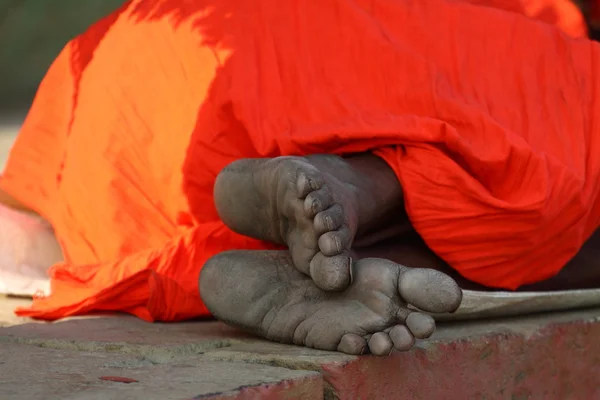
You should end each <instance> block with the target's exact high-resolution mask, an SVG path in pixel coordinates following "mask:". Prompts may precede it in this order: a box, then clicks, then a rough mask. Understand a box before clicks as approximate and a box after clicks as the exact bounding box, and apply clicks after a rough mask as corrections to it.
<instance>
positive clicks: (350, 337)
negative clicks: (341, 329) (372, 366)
mask: <svg viewBox="0 0 600 400" xmlns="http://www.w3.org/2000/svg"><path fill="white" fill-rule="evenodd" d="M366 348H367V341H366V340H365V339H364V338H362V337H360V336H358V335H355V334H354V333H346V334H345V335H344V336H342V340H341V341H340V344H339V345H338V348H337V350H338V351H339V352H342V353H346V354H352V355H355V356H359V355H361V354H363V353H364V352H365V349H366Z"/></svg>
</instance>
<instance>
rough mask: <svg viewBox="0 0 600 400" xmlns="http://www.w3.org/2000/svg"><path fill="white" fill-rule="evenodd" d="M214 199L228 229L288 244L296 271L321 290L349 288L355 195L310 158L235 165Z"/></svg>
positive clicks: (220, 178)
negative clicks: (312, 281)
mask: <svg viewBox="0 0 600 400" xmlns="http://www.w3.org/2000/svg"><path fill="white" fill-rule="evenodd" d="M331 157H335V156H331ZM214 198H215V204H216V208H217V211H218V212H219V215H220V217H221V219H222V220H223V222H224V223H225V224H226V225H227V226H228V227H229V228H230V229H232V230H233V231H235V232H237V233H240V234H242V235H245V236H250V237H253V238H256V239H260V240H265V241H269V242H274V243H279V244H285V245H287V246H288V247H289V250H290V253H291V256H292V260H293V262H294V265H295V266H296V268H298V269H299V270H300V271H301V272H303V273H305V274H306V275H308V276H310V277H312V279H313V280H314V282H315V284H316V285H317V286H318V287H319V288H321V289H323V290H327V291H339V290H343V289H345V288H346V287H347V286H348V285H349V284H350V282H351V280H352V276H351V268H350V266H351V263H352V260H351V258H350V252H349V250H350V246H351V244H352V240H353V239H354V235H355V233H356V226H357V219H358V217H357V211H356V210H357V208H356V196H355V194H354V192H353V188H352V187H351V186H350V185H347V184H344V183H342V182H341V181H339V180H338V179H337V178H335V177H333V176H332V175H330V174H328V173H324V172H321V171H320V170H318V169H317V168H316V167H315V166H314V165H312V164H311V163H310V161H309V159H307V158H302V157H277V158H270V159H244V160H239V161H236V162H234V163H232V164H230V165H229V166H227V167H226V168H225V169H223V171H222V172H221V173H220V174H219V176H218V177H217V181H216V184H215V190H214Z"/></svg>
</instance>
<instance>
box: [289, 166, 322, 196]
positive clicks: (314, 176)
mask: <svg viewBox="0 0 600 400" xmlns="http://www.w3.org/2000/svg"><path fill="white" fill-rule="evenodd" d="M323 185H325V179H323V174H322V173H321V172H319V170H317V169H316V168H314V167H306V168H302V169H301V170H300V171H298V177H297V179H296V190H297V191H298V196H299V198H301V199H303V198H305V197H306V196H307V195H308V194H309V193H311V192H314V191H315V190H319V189H321V187H323Z"/></svg>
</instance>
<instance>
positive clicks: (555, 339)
mask: <svg viewBox="0 0 600 400" xmlns="http://www.w3.org/2000/svg"><path fill="white" fill-rule="evenodd" d="M15 305H16V304H15V300H8V299H4V300H2V299H1V298H0V310H2V309H4V310H6V309H8V308H9V307H10V308H12V307H13V306H15ZM7 315H8V313H0V320H2V319H3V318H4V319H6V318H7ZM13 322H14V323H16V325H13V326H5V327H3V328H0V351H1V352H2V357H1V359H0V393H2V396H0V397H1V398H2V399H7V400H8V399H23V398H27V399H32V400H35V399H53V398H57V399H59V398H60V399H64V398H72V399H96V398H98V399H100V398H101V399H110V398H115V399H116V398H119V399H121V398H132V399H137V398H140V399H144V400H152V399H165V398H181V399H184V398H207V399H217V398H218V399H224V398H227V399H234V398H235V399H237V398H239V399H245V398H278V399H279V398H290V399H318V398H329V399H332V398H340V399H370V398H377V399H399V398H403V399H504V398H506V399H538V398H540V399H541V398H543V399H570V398H574V399H592V398H600V383H599V382H600V308H599V309H589V310H581V311H573V312H565V313H554V314H543V315H542V314H541V315H534V316H527V317H520V318H510V319H498V320H489V321H474V322H454V323H443V324H441V326H440V327H439V329H438V331H437V332H436V333H435V335H434V337H433V338H432V339H431V340H429V341H422V342H420V343H418V345H417V347H416V348H415V349H414V350H412V351H410V352H407V353H398V354H393V355H392V356H390V357H387V358H375V357H370V356H365V357H352V356H346V355H342V354H337V353H331V352H323V351H315V350H309V349H305V348H301V347H295V346H285V345H280V344H275V343H269V342H265V341H262V340H257V339H255V338H253V337H251V336H249V335H246V334H244V333H242V332H239V331H237V330H235V329H233V328H230V327H227V326H225V325H224V324H221V323H219V322H201V321H200V322H190V323H182V324H147V323H145V322H143V321H140V320H137V319H135V318H131V317H126V316H123V317H98V318H85V319H72V320H68V321H63V322H58V323H53V324H47V323H30V322H28V323H24V324H23V323H22V322H23V321H22V320H20V321H13ZM10 323H11V321H4V324H5V325H7V324H10ZM106 376H109V377H110V376H114V377H117V381H105V380H101V379H100V378H101V377H106ZM123 378H124V379H125V380H127V379H133V380H135V381H136V382H132V383H129V384H128V383H123V382H119V381H118V380H119V379H123ZM7 393H8V395H5V394H7Z"/></svg>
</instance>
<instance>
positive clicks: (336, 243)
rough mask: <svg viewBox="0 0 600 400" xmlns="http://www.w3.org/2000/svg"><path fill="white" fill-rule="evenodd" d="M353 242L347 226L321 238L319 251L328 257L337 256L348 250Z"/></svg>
mask: <svg viewBox="0 0 600 400" xmlns="http://www.w3.org/2000/svg"><path fill="white" fill-rule="evenodd" d="M351 240H352V234H351V233H350V229H348V227H347V226H342V227H341V228H340V229H338V230H336V231H332V232H327V233H324V234H322V235H321V236H319V250H321V253H323V254H324V255H326V256H328V257H331V256H335V255H338V254H341V253H342V252H343V251H344V250H346V249H347V248H348V247H349V245H350V241H351Z"/></svg>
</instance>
